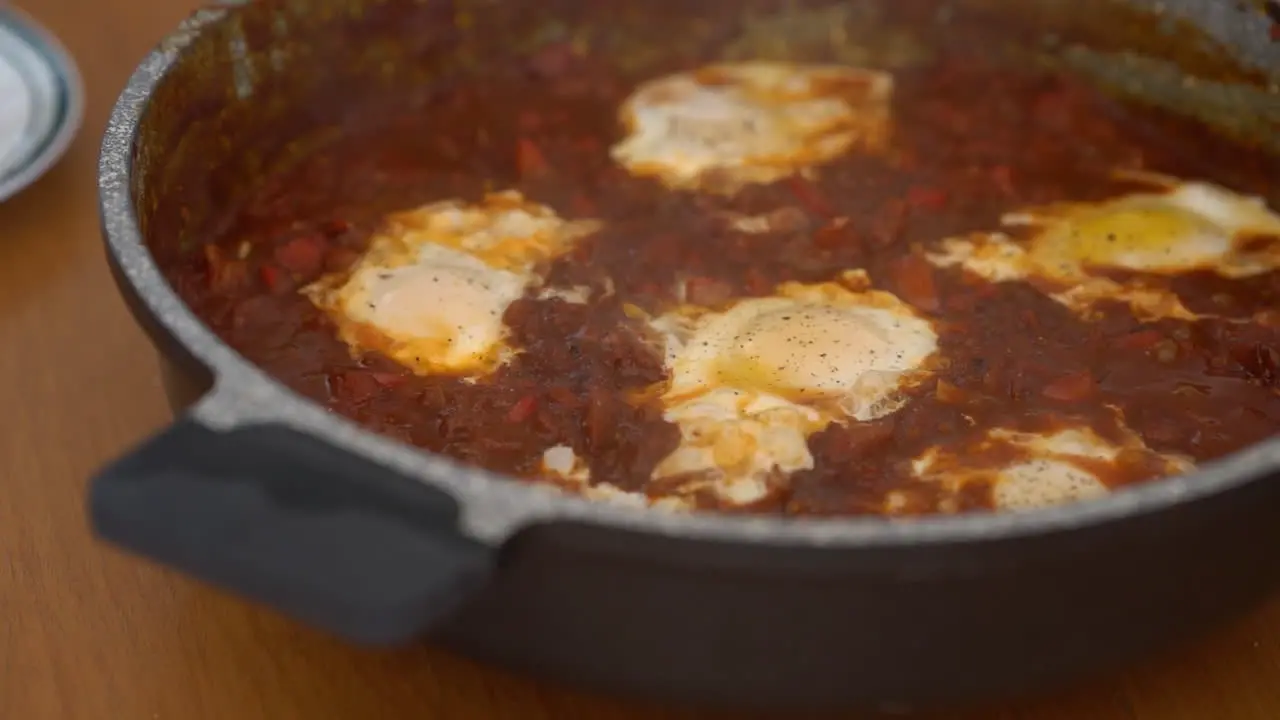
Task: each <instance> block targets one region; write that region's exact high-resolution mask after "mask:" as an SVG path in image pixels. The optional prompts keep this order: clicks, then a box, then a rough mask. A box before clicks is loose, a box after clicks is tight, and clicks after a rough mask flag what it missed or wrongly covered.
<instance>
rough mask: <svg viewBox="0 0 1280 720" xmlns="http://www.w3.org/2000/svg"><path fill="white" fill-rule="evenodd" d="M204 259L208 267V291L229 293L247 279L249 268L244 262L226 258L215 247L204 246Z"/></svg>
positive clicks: (221, 251)
mask: <svg viewBox="0 0 1280 720" xmlns="http://www.w3.org/2000/svg"><path fill="white" fill-rule="evenodd" d="M204 259H205V263H206V264H207V265H208V273H209V275H208V277H209V289H210V290H212V291H213V292H215V293H219V294H222V293H230V292H232V291H234V290H236V289H237V288H239V287H240V286H242V285H243V284H244V282H245V281H246V280H248V278H249V268H248V266H247V265H246V264H245V263H244V261H241V260H234V259H231V258H228V257H227V256H226V254H225V253H224V252H223V250H222V248H220V247H218V246H217V245H205V246H204Z"/></svg>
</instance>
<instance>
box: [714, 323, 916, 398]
mask: <svg viewBox="0 0 1280 720" xmlns="http://www.w3.org/2000/svg"><path fill="white" fill-rule="evenodd" d="M877 320H878V318H874V317H873V316H871V315H870V313H866V312H859V310H858V309H857V308H834V307H829V306H823V305H801V306H798V307H784V308H779V309H776V310H773V311H770V312H765V313H761V314H759V315H757V316H756V317H755V318H753V319H752V320H751V321H750V322H748V323H746V324H745V325H744V326H743V327H742V329H741V330H740V331H739V333H738V334H737V336H736V337H735V338H734V340H733V343H732V346H731V348H730V351H729V352H728V353H727V354H726V355H725V356H724V357H723V358H721V359H720V361H719V362H718V363H717V367H716V375H717V377H718V378H719V379H720V380H721V381H722V382H724V383H725V384H728V385H733V386H735V387H744V388H752V389H756V390H763V391H766V392H772V393H775V394H777V395H781V396H783V397H793V398H799V397H823V396H832V395H837V394H841V393H844V392H847V391H849V390H850V389H852V388H854V387H856V386H857V385H858V383H859V382H860V381H862V380H863V379H864V376H866V375H867V373H869V372H873V371H874V370H876V369H882V368H886V367H888V368H892V367H894V366H895V365H896V363H895V362H894V360H893V357H894V346H893V344H892V342H891V341H890V337H889V334H888V333H889V328H887V327H882V325H884V324H885V323H884V322H883V321H879V322H877ZM899 354H900V353H899Z"/></svg>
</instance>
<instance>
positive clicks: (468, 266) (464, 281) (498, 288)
mask: <svg viewBox="0 0 1280 720" xmlns="http://www.w3.org/2000/svg"><path fill="white" fill-rule="evenodd" d="M434 254H435V255H440V256H444V255H446V254H454V255H457V257H454V258H452V259H450V258H446V257H439V258H432V260H433V262H432V263H431V264H415V265H408V266H403V267H399V268H393V269H390V270H372V271H366V272H364V273H361V274H360V275H358V276H357V278H356V279H357V282H359V283H360V287H359V289H358V291H357V292H356V293H354V294H353V296H352V297H351V299H350V300H349V301H348V302H347V310H348V313H349V315H350V316H351V318H352V319H353V320H356V321H357V322H360V323H363V324H364V325H365V326H366V327H370V328H371V329H370V331H369V332H367V333H366V334H368V335H374V336H381V337H371V338H366V339H365V341H366V342H367V343H369V344H371V345H373V346H375V347H379V349H382V350H383V352H385V353H387V354H388V355H390V356H391V357H393V358H395V359H397V360H399V361H400V362H402V363H404V364H406V365H409V366H410V367H415V368H418V369H420V370H423V371H433V370H434V371H458V370H463V369H466V368H472V367H475V366H478V365H479V366H485V365H491V364H493V363H494V362H496V360H497V358H496V352H497V350H498V349H500V343H499V341H500V340H501V338H502V335H503V333H504V326H503V324H502V315H503V313H504V312H505V311H506V308H507V306H508V305H509V304H510V303H511V302H512V301H513V300H515V299H517V298H519V297H520V296H521V295H522V294H523V292H524V285H525V282H524V279H523V278H521V277H520V276H517V275H515V274H513V273H508V272H505V271H501V270H495V269H493V268H490V267H487V266H485V265H484V264H483V263H481V262H480V261H478V260H475V259H473V258H470V257H467V256H462V255H459V254H455V253H450V252H449V251H447V250H443V249H440V250H437V251H436V252H435V253H434ZM450 260H452V261H450Z"/></svg>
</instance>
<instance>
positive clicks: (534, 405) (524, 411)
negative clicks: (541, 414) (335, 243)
mask: <svg viewBox="0 0 1280 720" xmlns="http://www.w3.org/2000/svg"><path fill="white" fill-rule="evenodd" d="M537 409H538V398H537V397H536V396H534V395H526V396H524V397H522V398H520V399H519V400H518V401H516V404H515V405H512V406H511V409H510V410H508V411H507V421H508V422H517V423H518V422H524V421H525V420H528V419H529V418H530V417H532V416H533V411H534V410H537Z"/></svg>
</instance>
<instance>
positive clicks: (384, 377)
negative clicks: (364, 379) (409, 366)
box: [369, 372, 407, 387]
mask: <svg viewBox="0 0 1280 720" xmlns="http://www.w3.org/2000/svg"><path fill="white" fill-rule="evenodd" d="M369 377H371V378H373V380H374V382H376V383H378V384H379V385H381V386H382V387H395V386H397V385H402V384H404V381H405V380H406V379H407V378H406V377H405V376H404V375H402V374H400V373H394V372H371V373H369Z"/></svg>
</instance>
